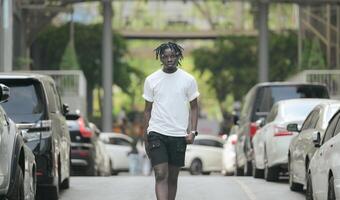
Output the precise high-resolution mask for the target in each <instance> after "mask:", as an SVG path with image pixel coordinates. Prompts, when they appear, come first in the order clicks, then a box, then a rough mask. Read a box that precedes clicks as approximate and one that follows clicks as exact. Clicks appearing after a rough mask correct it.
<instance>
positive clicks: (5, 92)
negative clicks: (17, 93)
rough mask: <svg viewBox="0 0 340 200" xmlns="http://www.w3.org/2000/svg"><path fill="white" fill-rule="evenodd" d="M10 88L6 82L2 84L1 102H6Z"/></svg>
mask: <svg viewBox="0 0 340 200" xmlns="http://www.w3.org/2000/svg"><path fill="white" fill-rule="evenodd" d="M9 94H10V90H9V87H7V86H6V85H4V84H0V103H2V102H6V101H7V100H8V98H9Z"/></svg>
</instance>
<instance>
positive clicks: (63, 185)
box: [60, 178, 70, 190]
mask: <svg viewBox="0 0 340 200" xmlns="http://www.w3.org/2000/svg"><path fill="white" fill-rule="evenodd" d="M69 188H70V178H66V179H65V180H64V181H63V182H62V183H61V185H60V189H63V190H65V189H69Z"/></svg>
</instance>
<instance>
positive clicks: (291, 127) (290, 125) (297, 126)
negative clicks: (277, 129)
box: [287, 124, 300, 132]
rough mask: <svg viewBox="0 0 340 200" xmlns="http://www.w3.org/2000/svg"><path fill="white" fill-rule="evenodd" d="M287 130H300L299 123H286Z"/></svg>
mask: <svg viewBox="0 0 340 200" xmlns="http://www.w3.org/2000/svg"><path fill="white" fill-rule="evenodd" d="M287 131H289V132H300V129H299V125H298V124H288V125H287Z"/></svg>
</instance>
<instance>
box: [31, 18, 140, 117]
mask: <svg viewBox="0 0 340 200" xmlns="http://www.w3.org/2000/svg"><path fill="white" fill-rule="evenodd" d="M68 29H69V26H68V25H63V26H61V27H55V26H49V27H48V28H47V29H46V30H45V31H43V32H42V33H41V34H39V36H38V39H37V40H36V41H35V42H34V45H33V47H32V49H33V50H32V52H33V59H34V62H33V69H45V70H47V69H54V70H59V69H60V63H61V59H62V56H63V53H64V49H65V47H66V45H67V44H68V41H69V30H68ZM102 29H103V28H102V24H95V25H83V24H75V35H74V45H75V50H76V52H77V53H76V54H77V58H78V62H79V66H80V69H81V70H83V72H84V74H85V76H86V79H87V88H88V93H87V95H88V102H89V103H88V104H89V113H91V112H90V111H91V109H92V105H91V103H92V91H93V89H94V88H99V87H101V84H102V75H101V74H102V63H101V60H102V56H101V55H102ZM126 52H127V45H126V43H125V40H124V39H123V38H122V37H121V36H120V35H118V34H117V33H114V34H113V52H112V56H113V67H114V70H113V75H114V78H113V80H114V84H116V85H118V86H119V87H120V88H121V89H122V90H123V91H124V92H128V91H129V87H130V84H131V74H136V77H141V76H142V72H140V71H138V70H137V69H134V68H132V67H131V66H129V65H128V64H127V63H126V62H125V61H124V60H123V56H124V54H125V53H126ZM37 64H38V65H37ZM141 78H142V77H141Z"/></svg>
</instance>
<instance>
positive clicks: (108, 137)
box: [100, 132, 133, 175]
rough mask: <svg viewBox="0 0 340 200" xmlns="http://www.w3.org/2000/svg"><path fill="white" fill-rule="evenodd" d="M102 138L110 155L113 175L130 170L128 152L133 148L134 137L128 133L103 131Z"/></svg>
mask: <svg viewBox="0 0 340 200" xmlns="http://www.w3.org/2000/svg"><path fill="white" fill-rule="evenodd" d="M100 138H101V139H102V141H103V142H104V144H105V147H106V150H107V151H108V153H109V155H110V162H111V167H112V169H111V173H112V175H117V174H118V173H119V172H127V171H129V160H128V153H129V152H130V151H131V149H132V144H133V139H132V138H131V137H130V136H128V135H124V134H121V133H109V132H103V133H101V134H100Z"/></svg>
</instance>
